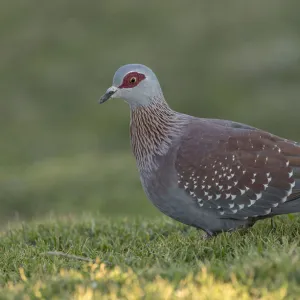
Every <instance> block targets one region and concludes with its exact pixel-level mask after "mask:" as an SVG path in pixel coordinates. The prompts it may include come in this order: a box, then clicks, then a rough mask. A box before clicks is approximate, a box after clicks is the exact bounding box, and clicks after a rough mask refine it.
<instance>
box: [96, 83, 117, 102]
mask: <svg viewBox="0 0 300 300" xmlns="http://www.w3.org/2000/svg"><path fill="white" fill-rule="evenodd" d="M117 90H118V88H117V87H115V86H111V87H110V88H109V89H108V90H107V91H106V92H105V94H104V95H103V96H102V97H101V98H100V100H99V104H102V103H104V102H106V101H107V100H108V99H110V98H111V97H112V95H113V94H114V93H115V92H116V91H117Z"/></svg>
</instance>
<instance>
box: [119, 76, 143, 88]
mask: <svg viewBox="0 0 300 300" xmlns="http://www.w3.org/2000/svg"><path fill="white" fill-rule="evenodd" d="M145 78H146V76H145V75H144V74H141V73H138V72H130V73H128V74H127V75H126V76H125V77H124V78H123V82H122V84H121V85H120V86H119V89H126V88H133V87H135V86H137V85H138V84H139V83H140V82H141V81H142V80H144V79H145Z"/></svg>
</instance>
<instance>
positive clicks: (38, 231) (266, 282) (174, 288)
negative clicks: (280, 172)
mask: <svg viewBox="0 0 300 300" xmlns="http://www.w3.org/2000/svg"><path fill="white" fill-rule="evenodd" d="M276 225H277V227H276V229H275V230H272V229H271V226H270V223H269V222H268V221H264V222H260V223H258V224H257V225H255V226H254V228H252V229H250V230H247V231H240V232H235V233H232V234H229V233H226V234H221V235H219V236H217V237H215V238H213V239H210V240H204V239H203V235H202V232H201V231H198V230H196V229H193V228H187V227H186V226H184V225H182V224H179V223H175V222H173V221H171V220H170V219H168V218H159V219H152V220H145V219H144V220H142V219H131V218H126V219H116V218H113V219H108V218H105V217H103V216H101V215H93V216H92V215H87V216H83V217H75V216H66V217H62V218H53V217H52V218H48V219H46V220H43V221H39V222H34V223H27V224H19V225H17V224H14V225H13V226H12V227H11V228H10V229H9V228H7V229H5V230H3V232H2V234H1V239H0V251H1V256H0V284H1V285H2V287H3V289H2V291H1V292H0V296H1V293H2V295H9V296H10V297H11V298H12V299H13V296H15V295H28V296H29V297H31V298H32V297H33V298H34V297H36V298H38V297H44V298H46V299H47V298H51V297H54V296H56V297H58V298H60V299H61V298H65V297H68V298H71V299H74V297H77V298H78V299H92V296H95V297H96V298H97V297H100V296H101V297H104V298H103V299H115V298H117V299H139V298H140V297H142V296H143V295H144V296H145V298H146V299H153V297H154V298H157V299H174V298H179V299H181V298H183V299H198V297H199V296H200V295H202V297H203V298H201V299H220V298H224V299H253V298H255V299H286V298H285V297H287V299H294V297H295V296H296V295H298V294H299V292H300V290H299V286H300V273H299V270H300V251H299V250H300V248H299V247H300V239H299V228H300V219H299V217H295V218H292V219H289V218H285V217H282V218H277V219H276ZM53 254H54V255H53ZM73 256H79V259H78V258H77V257H73ZM80 258H82V259H85V260H90V261H91V262H89V263H87V262H85V261H82V260H80ZM221 295H223V297H221ZM80 297H82V298H80ZM83 297H87V298H83ZM105 297H106V298H105ZM114 297H115V298H114ZM191 297H192V298H191ZM101 299H102V298H101Z"/></svg>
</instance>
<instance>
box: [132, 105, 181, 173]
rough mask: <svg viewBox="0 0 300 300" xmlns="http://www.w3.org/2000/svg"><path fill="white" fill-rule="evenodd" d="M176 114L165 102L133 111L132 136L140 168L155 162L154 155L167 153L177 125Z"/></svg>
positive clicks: (134, 151)
mask: <svg viewBox="0 0 300 300" xmlns="http://www.w3.org/2000/svg"><path fill="white" fill-rule="evenodd" d="M175 121H176V112H175V111H173V110H172V109H171V108H170V107H169V106H168V104H167V103H166V102H165V101H157V102H156V101H153V103H151V104H150V105H148V106H139V107H135V108H133V109H132V110H131V122H130V136H131V147H132V151H133V154H134V156H135V158H136V160H137V163H138V165H139V167H141V168H143V167H145V166H146V165H147V163H149V162H151V161H153V160H152V158H153V156H154V155H164V154H166V153H167V151H168V149H169V147H170V144H171V138H172V135H173V133H174V129H175V127H176V126H175V124H176V122H175Z"/></svg>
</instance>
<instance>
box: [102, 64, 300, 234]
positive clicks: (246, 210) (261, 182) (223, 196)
mask: <svg viewBox="0 0 300 300" xmlns="http://www.w3.org/2000/svg"><path fill="white" fill-rule="evenodd" d="M133 78H134V79H133ZM108 98H123V99H125V101H127V102H128V104H129V105H130V107H131V125H130V133H131V144H132V149H133V153H134V155H135V157H136V160H137V165H138V168H139V172H140V177H141V182H142V185H143V188H144V190H145V192H146V194H147V196H148V198H149V199H150V200H151V201H152V202H153V204H154V205H155V206H156V207H158V208H159V209H160V210H161V211H162V212H163V213H165V214H166V215H168V216H170V217H172V218H174V219H176V220H178V221H180V222H182V223H184V224H187V225H191V226H194V227H197V228H201V229H203V230H204V231H206V232H207V233H208V234H209V235H213V234H216V233H219V232H222V231H231V230H234V229H236V228H239V227H248V226H252V225H253V224H254V223H255V221H257V220H260V219H263V218H267V217H272V216H275V215H280V214H286V213H294V212H299V211H300V145H299V144H298V143H296V142H292V141H289V140H286V139H282V138H280V137H277V136H274V135H272V134H270V133H267V132H265V131H262V130H259V129H256V128H253V127H250V126H247V125H244V124H240V123H235V122H231V121H224V120H213V119H200V118H196V117H192V116H188V115H185V114H180V113H177V112H175V111H173V110H172V109H171V108H170V107H169V106H168V104H167V103H166V102H165V100H164V97H163V93H162V91H161V88H160V85H159V83H158V80H157V78H156V76H155V75H154V73H153V72H152V71H151V70H150V69H149V68H147V67H145V66H142V65H126V66H123V67H121V68H120V69H119V70H118V71H117V72H116V74H115V77H114V84H113V86H112V87H111V88H109V89H108V91H107V93H106V94H105V95H104V96H103V97H102V102H103V101H106V100H107V99H108Z"/></svg>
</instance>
